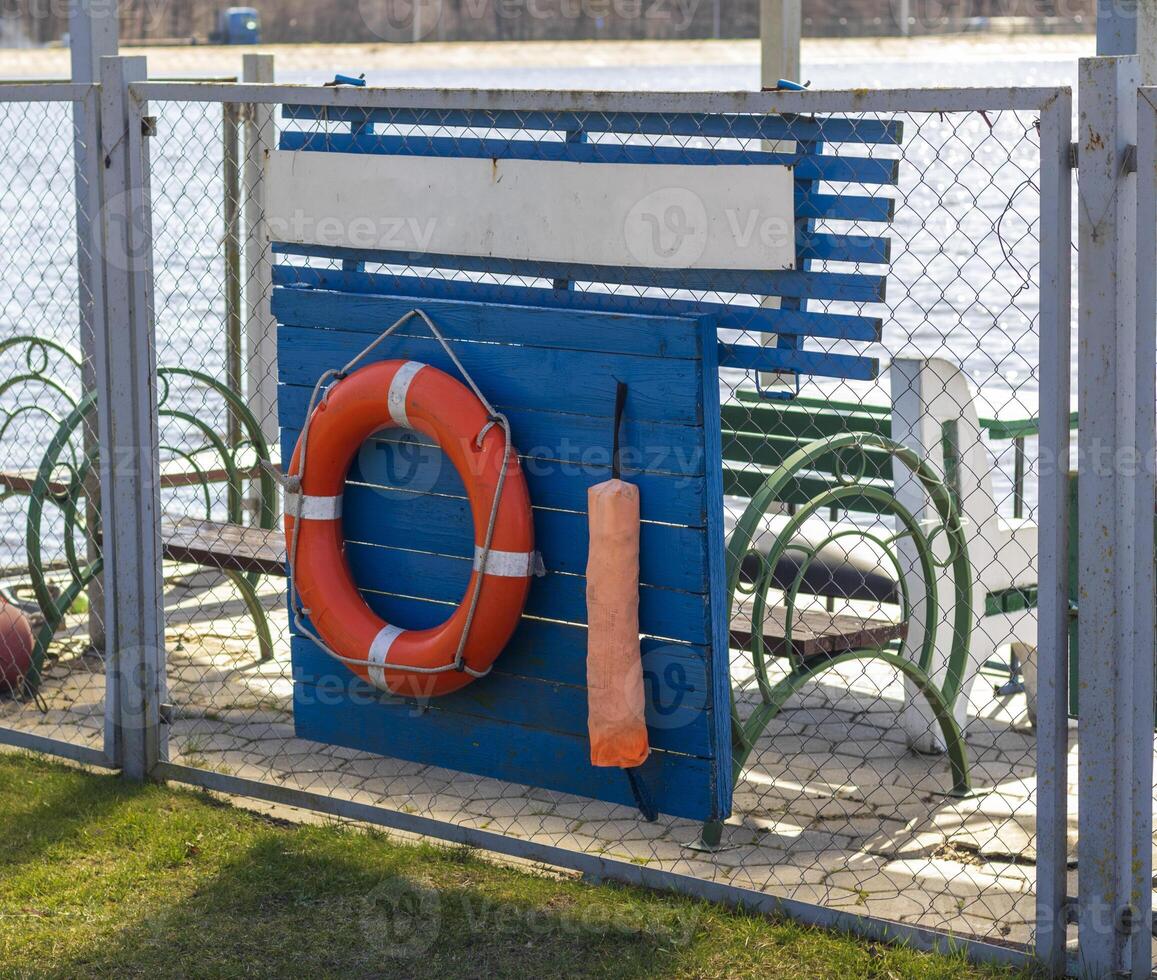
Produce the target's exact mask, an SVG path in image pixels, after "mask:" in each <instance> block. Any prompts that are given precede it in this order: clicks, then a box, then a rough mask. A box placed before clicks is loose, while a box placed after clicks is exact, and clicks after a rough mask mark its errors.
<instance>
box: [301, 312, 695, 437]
mask: <svg viewBox="0 0 1157 980" xmlns="http://www.w3.org/2000/svg"><path fill="white" fill-rule="evenodd" d="M559 319H560V320H561V319H562V318H561V317H560V318H559ZM371 339H372V337H371V336H368V335H367V334H365V333H359V332H356V331H351V330H314V329H311V328H308V327H286V326H282V327H280V328H279V330H278V344H279V349H280V350H292V351H293V352H294V356H293V357H292V358H288V359H283V360H282V364H281V369H282V370H281V381H282V382H283V383H285V384H297V385H308V386H309V387H312V386H313V385H314V384H316V383H317V379H318V377H319V376H320V375H321V374H322V372H323V371H324V370H325V369H326V368H329V367H341V366H342V365H343V364H345V363H347V362H348V361H349V360H350V359H351V358H353V357H354V356H356V355H357V354H359V353H360V352H361V351H362V350H363V349H364V348H365V346H366V344H368V343H369V341H370V340H371ZM381 349H382V350H383V351H388V352H389V355H388V356H389V358H397V359H401V360H410V361H422V362H423V363H425V364H430V365H433V366H434V367H436V368H439V369H440V370H442V371H445V372H447V373H448V374H456V373H457V372H456V369H455V367H454V364H453V362H452V361H451V360H450V358H449V356H448V355H447V354H446V351H445V350H444V349H443V348H442V346H441V345H440V344H439V343H438V341H437V340H435V339H434V338H433V337H429V338H424V337H400V338H398V339H397V341H396V342H391V343H390V344H389V345H383V347H382V348H381ZM454 351H455V353H456V354H457V355H458V357H459V358H460V359H461V361H462V363H463V364H464V365H465V367H466V370H468V371H469V372H470V373H471V374H474V375H475V376H476V377H479V378H485V379H486V386H487V391H486V394H487V397H488V398H489V399H490V401H491V402H492V403H493V404H494V405H495V407H497V408H505V407H511V408H514V407H517V408H522V409H534V410H538V411H553V410H558V408H559V407H560V405H562V404H563V403H560V401H559V389H560V385H561V384H566V392H567V399H566V402H565V407H567V408H568V409H570V410H571V411H573V412H575V413H578V414H583V415H595V416H599V415H602V416H604V417H607V418H609V417H610V415H611V414H612V412H613V410H614V399H613V398H611V399H608V398H607V394H606V390H605V389H603V388H602V387H600V385H599V384H598V380H599V379H605V378H616V377H621V378H624V379H626V378H630V379H631V380H630V382H629V383H630V385H631V403H632V409H633V414H634V415H635V416H636V417H637V418H640V419H647V420H653V421H665V422H674V423H679V424H686V425H702V421H703V405H702V401H701V400H700V398H699V393H700V391H701V385H700V380H699V374H698V366H697V364H696V362H695V361H687V360H677V359H674V358H672V359H670V360H667V359H662V358H657V357H638V356H635V355H632V354H620V353H617V352H603V351H575V350H565V349H561V348H543V347H535V348H529V347H528V348H520V347H513V346H505V345H499V344H468V343H459V344H457V345H455V347H454ZM382 359H383V358H382V357H381V356H378V357H376V358H371V360H382ZM586 379H589V380H590V381H591V383H590V384H584V383H582V382H583V381H584V380H586ZM612 391H613V389H612Z"/></svg>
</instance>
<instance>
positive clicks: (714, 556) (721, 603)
mask: <svg viewBox="0 0 1157 980" xmlns="http://www.w3.org/2000/svg"><path fill="white" fill-rule="evenodd" d="M717 350H718V348H717V349H716V351H711V350H708V351H706V352H705V354H704V357H703V371H704V373H705V374H706V375H707V376H708V377H712V376H715V375H717V374H718V372H719V365H718V364H717V363H716V362H715V353H716V352H717ZM703 398H704V404H703V411H704V412H706V413H708V414H709V415H710V417H711V418H721V417H722V416H721V409H720V405H719V386H718V385H707V386H705V389H704V393H703ZM703 438H704V450H705V452H706V453H707V458H708V459H718V460H722V459H723V431H722V426H721V425H708V426H706V427H705V428H704V433H703ZM706 476H707V499H708V505H707V506H708V508H709V511H708V516H707V541H706V545H707V559H708V560H707V578H708V586H709V593H708V598H709V602H710V621H711V622H710V625H711V630H712V634H711V641H710V646H711V649H713V650H721V651H723V650H726V651H728V653H727V654H726V657H727V659H728V661H729V667H728V670H726V671H715V672H714V674H712V675H711V676H710V677H709V680H710V682H711V684H712V691H713V693H712V697H711V699H710V703H711V704H713V705H717V706H718V710H717V711H716V713H715V715H714V717H713V718H712V721H713V723H714V728H715V741H716V744H726V745H728V746H730V744H731V735H732V732H731V713H730V712H729V711H724V710H723V705H725V704H730V703H731V671H730V646H731V617H730V612H731V595H730V590H729V589H728V587H727V555H726V549H727V544H726V541H725V540H724V533H723V469H722V466H720V467H719V468H718V469H716V468H715V467H708V469H707V474H706ZM722 771H723V772H725V773H727V774H728V778H726V779H724V780H721V782H724V783H726V782H730V781H731V780H730V773H731V770H730V769H724V770H722ZM731 790H732V787H731V786H722V785H718V784H717V785H716V787H715V791H716V797H715V798H716V802H717V804H718V806H719V807H720V809H723V810H726V809H730V806H731Z"/></svg>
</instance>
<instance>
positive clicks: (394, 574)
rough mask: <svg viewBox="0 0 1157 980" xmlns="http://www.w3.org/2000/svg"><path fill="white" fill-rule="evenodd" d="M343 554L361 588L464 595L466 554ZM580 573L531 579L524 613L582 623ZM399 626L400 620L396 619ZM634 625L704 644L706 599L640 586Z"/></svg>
mask: <svg viewBox="0 0 1157 980" xmlns="http://www.w3.org/2000/svg"><path fill="white" fill-rule="evenodd" d="M346 557H347V558H348V559H349V563H350V569H351V570H352V572H353V576H354V581H355V582H357V583H358V585H359V586H360V587H361V589H362V590H364V591H366V592H371V591H373V592H379V593H381V594H382V595H398V594H402V595H404V594H405V593H406V592H407V591H412V588H411V583H414V582H421V583H422V594H423V596H425V597H427V598H429V599H431V600H434V601H437V602H447V603H451V604H453V605H457V604H458V603H459V602H461V601H462V597H463V596H464V595H465V594H466V584H467V581H468V580H469V578H470V562H469V560H468V559H466V558H461V557H453V556H450V555H434V554H428V553H426V552H423V551H407V550H401V549H397V548H383V547H379V546H377V545H369V544H359V543H358V542H353V541H351V542H348V543H347V545H346ZM586 608H587V607H586V577H585V576H583V575H563V574H557V573H548V574H547V575H545V576H544V577H542V578H541V579H538V580H536V581H535V582H534V588H533V589H531V593H530V599H529V600H528V602H527V605H526V614H527V615H528V616H539V617H542V618H546V619H551V620H557V621H559V622H569V623H585V622H586ZM399 625H404V624H401V623H399ZM639 629H640V630H641V631H642V633H643V634H644V635H646V636H656V637H663V638H667V639H672V640H682V641H684V642H688V643H703V644H706V643H709V642H710V637H709V635H708V632H707V630H708V610H707V599H706V597H705V596H703V595H701V594H696V593H692V592H678V591H674V590H671V589H662V588H657V587H654V586H649V585H643V586H642V587H641V588H640V590H639Z"/></svg>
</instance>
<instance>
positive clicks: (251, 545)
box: [161, 516, 285, 575]
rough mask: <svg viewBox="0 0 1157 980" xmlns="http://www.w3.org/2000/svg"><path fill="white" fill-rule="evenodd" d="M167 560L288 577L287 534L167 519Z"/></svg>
mask: <svg viewBox="0 0 1157 980" xmlns="http://www.w3.org/2000/svg"><path fill="white" fill-rule="evenodd" d="M161 544H162V546H163V548H164V552H165V557H166V558H169V559H172V560H173V561H184V562H192V563H193V564H197V565H205V566H207V567H209V568H221V569H231V570H233V571H238V572H260V573H261V574H263V575H284V574H285V535H284V533H283V532H282V531H281V529H280V528H274V529H273V530H268V531H267V530H264V529H263V528H259V527H245V526H242V525H240V524H226V523H222V522H219V521H198V520H194V519H192V518H172V517H168V516H166V517H165V518H164V519H163V520H162V523H161Z"/></svg>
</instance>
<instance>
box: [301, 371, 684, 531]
mask: <svg viewBox="0 0 1157 980" xmlns="http://www.w3.org/2000/svg"><path fill="white" fill-rule="evenodd" d="M279 391H280V406H281V408H280V412H281V413H282V414H281V417H282V418H289V417H292V415H293V413H295V412H296V413H297V416H298V417H301V416H302V415H304V413H305V407H306V405H307V404H308V402H309V396H310V394H311V392H310V390H309V389H307V388H302V387H298V386H291V385H282V386H281V387H280V389H279ZM290 393H292V394H290ZM520 414H521V417H519V415H520ZM527 416H530V417H532V418H533V417H535V416H543V417H544V418H543V419H542V420H541V421H540V420H539V419H537V418H535V419H534V421H536V422H540V425H541V426H542V427H543V428H546V427H547V426H549V425H550V424H551V422H552V421H557V423H558V425H559V428H560V430H562V435H561V436H560V435H558V434H557V433H554V434H553V435H554V438H555V441H554V442H553V443H552V444H551V446H547V445H545V444H543V443H536V442H534V441H532V440H531V438H530V436H531V431H530V430H529V429H528V427H527V426H526V425H525V424H524V420H525V418H526V417H527ZM510 418H511V429H512V431H513V433H514V439H515V447H516V448H517V449H518V450H519V451H520V457H521V459H522V468H523V473H524V474H525V476H526V482H527V486H528V487H529V489H530V496H531V499H533V500H534V501H535V502H536V503H537V505H538V506H540V507H546V508H550V509H552V510H570V511H577V512H580V513H582V512H585V511H586V506H587V490H588V488H590V487H592V486H594V485H595V484H596V483H602V482H603V481H604V480H609V479H610V477H611V468H610V464H609V458H610V453H609V451H608V452H606V453H604V452H602V451H600V450H598V449H591V448H590V447H591V446H594V445H597V444H596V443H594V442H593V441H592V440H595V439H598V438H599V437H600V434H604V435H605V433H606V431H607V420H606V419H594V418H590V417H588V416H583V415H576V416H566V415H561V414H559V415H555V414H553V413H547V412H529V413H514V412H512V413H511V415H510ZM645 426H646V423H640V424H639V425H638V426H634V427H628V428H644V427H645ZM670 428H671V429H674V430H675V431H679V430H680V429H690V427H689V426H686V427H684V426H671V427H670ZM691 431H692V432H694V431H695V430H693V429H692V430H691ZM570 433H577V434H579V436H580V438H581V437H582V436H584V435H585V436H587V437H588V439H587V440H585V441H581V442H580V441H577V440H576V439H575V437H574V435H571V434H570ZM298 434H299V433H298V430H297V429H288V428H287V429H285V430H284V435H285V440H286V443H285V445H286V448H287V449H288V448H292V446H293V445H295V444H296V441H297V436H298ZM624 438H631V433H630V432H628V433H627V435H625V436H624ZM681 443H682V438H681V439H680V442H679V443H678V444H675V445H672V444H671V443H660V442H655V441H653V442H650V443H644V442H639V443H636V445H638V446H639V447H640V450H637V451H636V450H634V449H632V450H631V451H630V452H629V453H627V454H626V455H627V457H628V459H629V460H630V461H632V462H637V463H638V464H639V465H646V464H648V463H651V464H653V465H656V466H662V467H670V468H672V469H674V468H676V467H678V466H680V465H683V466H685V467H686V472H683V473H672V472H664V471H661V470H660V471H655V470H645V469H638V468H636V467H635V466H626V465H625V466H624V468H623V473H624V478H625V479H628V480H630V481H631V482H632V483H634V484H636V485H637V486H638V487H639V494H640V496H641V499H642V503H641V508H642V517H643V520H645V521H657V522H660V523H664V524H682V525H686V526H689V527H705V526H706V525H707V509H706V506H707V505H706V498H705V494H706V490H705V486H704V482H703V479H702V470H703V460H702V459H701V458H699V456H698V454H697V453H696V452H695V450H694V448H692V447H688V448H686V449H684V448H683V446H682V445H681ZM523 446H527V447H529V448H530V450H531V451H533V455H531V454H530V453H528V452H526V451H523ZM584 446H585V447H587V448H586V449H585V450H581V449H580V448H579V447H584ZM552 447H559V448H552ZM565 451H569V452H570V453H571V458H570V459H568V460H557V459H554V458H553V457H554V456H556V455H558V454H559V453H560V452H565ZM696 469H698V470H699V473H695V472H694V471H695V470H696ZM560 474H562V475H565V476H566V479H565V480H560V479H558V476H559V475H560ZM349 479H350V480H351V481H352V482H354V483H367V484H371V485H387V486H403V485H404V486H409V487H410V488H411V489H414V490H424V491H426V492H428V493H437V494H444V495H447V496H461V495H462V494H463V489H462V481H461V480H460V479H459V478H458V474H457V472H456V471H455V470H454V467H453V466H450V465H443V457H442V451H441V450H440V449H437V448H436V447H433V446H431V445H430V440H429V439H427V438H426V437H424V436H422V437H419V435H418V434H417V433H413V432H409V431H403V430H399V429H388V430H386V431H384V432H383V433H381V434H380V436H378V437H376V438H373V439H371V440H369V441H367V442H366V444H365V446H363V447H362V450H361V452H359V453H358V455H357V456H356V457H355V459H354V464H353V466H352V467H351V468H350V473H349Z"/></svg>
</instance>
